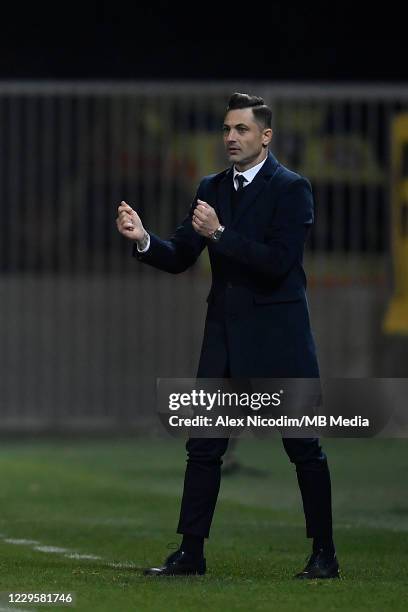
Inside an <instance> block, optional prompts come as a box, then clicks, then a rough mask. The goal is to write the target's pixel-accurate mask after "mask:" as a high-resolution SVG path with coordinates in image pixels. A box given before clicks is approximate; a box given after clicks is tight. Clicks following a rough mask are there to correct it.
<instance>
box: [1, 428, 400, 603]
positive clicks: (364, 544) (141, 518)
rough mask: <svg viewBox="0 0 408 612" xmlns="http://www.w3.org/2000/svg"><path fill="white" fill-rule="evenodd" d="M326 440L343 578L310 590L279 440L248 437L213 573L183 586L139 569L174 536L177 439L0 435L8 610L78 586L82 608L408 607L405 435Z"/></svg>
mask: <svg viewBox="0 0 408 612" xmlns="http://www.w3.org/2000/svg"><path fill="white" fill-rule="evenodd" d="M322 442H323V446H324V448H325V450H326V451H327V453H328V456H329V462H330V466H331V470H332V482H333V503H334V521H335V536H336V545H337V552H338V557H339V561H340V564H341V568H342V579H341V580H335V581H306V582H303V581H295V580H293V578H292V576H293V574H294V573H295V572H297V571H299V570H300V569H302V567H303V565H304V562H305V559H306V557H307V555H308V554H309V550H310V541H308V540H306V539H305V531H304V524H303V514H302V512H301V502H300V496H299V492H298V489H297V483H296V476H295V472H294V467H293V466H292V465H291V464H290V463H289V461H288V459H287V458H286V455H285V453H284V451H283V447H282V446H281V442H280V440H279V439H273V440H249V439H248V440H242V441H241V442H240V445H239V447H238V451H237V452H238V455H239V458H240V460H241V461H242V463H243V464H244V465H245V466H246V469H245V471H244V472H243V473H240V474H236V475H231V476H228V477H227V476H226V477H225V478H224V479H223V482H222V485H221V494H220V498H219V501H218V506H217V510H216V515H215V519H214V523H213V528H212V532H211V536H210V539H209V540H208V542H207V545H206V558H207V565H208V572H207V574H206V576H204V577H198V578H187V579H186V578H159V579H157V578H151V577H144V576H143V575H142V573H141V569H142V568H143V567H145V566H148V565H151V564H153V565H157V564H158V563H160V562H161V561H163V560H164V557H165V556H167V555H168V554H169V552H170V551H169V549H168V548H167V546H168V545H169V544H170V545H171V543H177V542H178V541H179V536H177V535H176V534H175V527H176V524H177V519H178V509H179V498H180V493H181V487H182V482H183V476H184V465H185V453H184V443H183V441H182V440H172V439H157V438H156V439H146V438H143V439H139V438H134V439H129V438H127V439H123V440H120V439H103V440H101V439H99V440H86V439H77V440H70V439H61V440H54V441H46V440H29V441H27V440H26V441H23V440H19V441H7V440H5V439H3V440H2V442H1V446H0V472H1V474H0V482H1V486H0V495H1V513H0V533H1V537H0V591H2V592H3V601H2V603H0V609H1V610H3V609H10V610H12V609H13V607H12V606H7V605H6V604H5V603H4V592H35V593H41V592H73V593H75V594H76V598H77V600H76V606H75V608H71V609H75V610H77V611H79V612H83V611H88V610H89V611H91V610H92V611H95V610H96V611H101V612H104V611H105V610H106V611H109V612H122V611H123V612H133V611H135V612H139V611H140V612H176V611H177V612H179V611H183V612H193V611H194V612H199V611H205V612H209V611H211V612H218V611H221V610H222V611H226V612H229V611H232V610H242V611H243V612H248V611H249V612H257V611H269V610H275V611H281V610H283V611H290V612H296V611H298V610H299V612H300V611H302V612H305V611H307V610H313V611H314V612H317V611H320V610H321V611H323V610H324V611H325V612H327V611H330V610H347V611H349V610H353V612H356V611H359V610H364V611H366V610H373V611H376V612H377V611H384V610H392V611H393V612H396V611H398V610H404V611H406V610H407V609H408V494H407V486H408V478H407V474H408V441H406V440H351V439H348V440H333V439H331V440H323V441H322ZM44 547H45V548H44ZM87 555H88V556H87ZM16 608H19V609H24V606H22V605H19V606H16ZM34 609H38V610H46V609H50V610H51V609H53V610H56V609H66V610H69V609H70V608H62V607H60V606H42V607H37V608H36V607H35V606H34Z"/></svg>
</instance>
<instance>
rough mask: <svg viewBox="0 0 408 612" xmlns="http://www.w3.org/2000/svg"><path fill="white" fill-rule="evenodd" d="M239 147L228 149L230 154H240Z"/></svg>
mask: <svg viewBox="0 0 408 612" xmlns="http://www.w3.org/2000/svg"><path fill="white" fill-rule="evenodd" d="M238 151H239V149H238V147H228V153H238Z"/></svg>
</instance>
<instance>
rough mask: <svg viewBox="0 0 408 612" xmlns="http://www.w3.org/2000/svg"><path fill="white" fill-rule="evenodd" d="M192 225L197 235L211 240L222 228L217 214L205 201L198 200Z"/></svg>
mask: <svg viewBox="0 0 408 612" xmlns="http://www.w3.org/2000/svg"><path fill="white" fill-rule="evenodd" d="M192 224H193V228H194V229H195V231H196V232H197V234H200V236H204V237H205V238H209V237H210V236H211V234H212V233H213V232H215V230H217V229H218V228H219V227H220V222H219V220H218V217H217V213H216V212H215V210H214V209H213V208H212V207H211V206H210V205H209V204H207V202H204V201H203V200H197V206H196V207H195V209H194V213H193V221H192Z"/></svg>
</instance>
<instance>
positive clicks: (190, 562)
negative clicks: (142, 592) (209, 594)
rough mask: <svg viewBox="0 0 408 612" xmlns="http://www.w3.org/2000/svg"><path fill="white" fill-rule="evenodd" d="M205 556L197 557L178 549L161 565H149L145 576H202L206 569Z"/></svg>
mask: <svg viewBox="0 0 408 612" xmlns="http://www.w3.org/2000/svg"><path fill="white" fill-rule="evenodd" d="M206 569H207V568H206V564H205V559H204V557H201V558H200V559H198V560H197V559H195V558H194V557H192V556H191V555H189V554H188V553H186V552H185V551H184V550H180V549H179V550H176V552H174V553H172V554H171V555H170V556H169V557H167V559H166V561H165V562H164V565H162V566H161V567H149V568H148V569H145V571H144V572H143V573H144V575H145V576H197V575H199V576H202V575H203V574H205V571H206Z"/></svg>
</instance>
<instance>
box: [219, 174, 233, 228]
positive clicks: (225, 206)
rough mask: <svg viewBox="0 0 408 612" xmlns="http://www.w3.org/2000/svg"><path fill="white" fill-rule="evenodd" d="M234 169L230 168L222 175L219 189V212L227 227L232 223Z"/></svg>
mask: <svg viewBox="0 0 408 612" xmlns="http://www.w3.org/2000/svg"><path fill="white" fill-rule="evenodd" d="M232 177H233V170H232V168H229V170H227V172H226V173H225V174H224V176H223V177H222V179H221V181H220V182H219V185H218V190H217V212H218V217H219V220H220V222H221V223H222V224H223V225H226V226H227V227H228V226H230V225H231V183H232Z"/></svg>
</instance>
